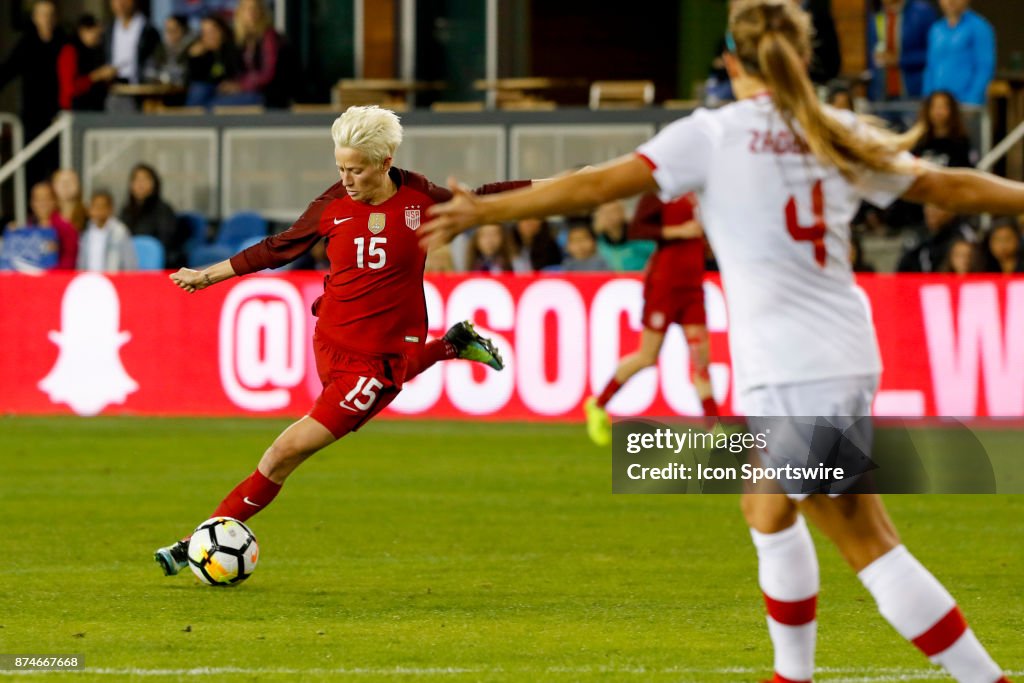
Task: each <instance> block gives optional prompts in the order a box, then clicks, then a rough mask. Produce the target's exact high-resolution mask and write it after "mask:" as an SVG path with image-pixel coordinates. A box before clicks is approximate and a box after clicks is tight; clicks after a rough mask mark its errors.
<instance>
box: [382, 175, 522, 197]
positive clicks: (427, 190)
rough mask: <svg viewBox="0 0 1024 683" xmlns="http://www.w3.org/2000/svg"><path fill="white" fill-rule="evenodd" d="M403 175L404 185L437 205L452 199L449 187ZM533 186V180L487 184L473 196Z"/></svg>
mask: <svg viewBox="0 0 1024 683" xmlns="http://www.w3.org/2000/svg"><path fill="white" fill-rule="evenodd" d="M401 174H402V184H403V185H408V186H409V187H410V188H411V189H414V190H416V191H418V192H422V193H423V194H425V195H427V196H428V197H430V199H431V201H433V202H434V203H436V204H440V203H441V202H447V201H448V200H450V199H451V198H452V191H451V190H449V189H448V188H447V187H441V186H440V185H435V184H434V183H432V182H430V181H429V180H427V178H426V177H424V176H422V175H420V174H419V173H413V172H412V171H401ZM532 184H533V181H532V180H508V181H504V182H499V183H487V184H486V185H481V186H480V187H477V188H475V189H474V190H473V194H497V193H499V192H508V191H510V190H518V189H519V188H521V187H529V186H530V185H532Z"/></svg>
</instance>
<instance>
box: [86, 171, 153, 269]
mask: <svg viewBox="0 0 1024 683" xmlns="http://www.w3.org/2000/svg"><path fill="white" fill-rule="evenodd" d="M138 268H139V259H138V256H137V255H136V253H135V245H134V243H132V236H131V233H130V232H128V228H127V227H125V224H124V223H122V222H121V221H119V220H118V219H116V218H114V198H113V197H112V196H111V195H110V193H109V192H107V191H106V190H98V191H96V192H93V193H92V198H91V200H90V202H89V225H88V226H87V227H86V228H85V232H84V233H82V243H81V245H79V250H78V269H79V270H92V271H98V272H102V273H116V272H120V271H124V270H138Z"/></svg>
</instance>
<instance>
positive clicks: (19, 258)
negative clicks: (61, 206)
mask: <svg viewBox="0 0 1024 683" xmlns="http://www.w3.org/2000/svg"><path fill="white" fill-rule="evenodd" d="M59 256H60V240H58V239H57V231H56V230H55V229H53V228H43V227H40V226H38V225H25V226H23V227H19V228H9V229H8V230H7V232H6V233H4V239H3V244H2V246H0V270H14V271H18V272H21V273H32V274H37V273H41V272H42V271H45V270H53V269H54V268H56V267H57V261H58V259H59Z"/></svg>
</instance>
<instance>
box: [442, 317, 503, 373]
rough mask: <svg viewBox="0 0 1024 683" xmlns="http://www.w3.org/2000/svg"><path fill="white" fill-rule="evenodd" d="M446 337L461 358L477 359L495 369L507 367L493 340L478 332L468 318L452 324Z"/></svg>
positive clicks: (445, 334)
mask: <svg viewBox="0 0 1024 683" xmlns="http://www.w3.org/2000/svg"><path fill="white" fill-rule="evenodd" d="M444 339H445V341H446V342H448V343H449V344H451V345H452V346H453V347H455V350H456V351H457V352H458V354H459V355H458V357H459V358H465V359H466V360H475V361H476V362H478V363H484V364H485V365H489V366H491V367H492V368H494V369H495V370H502V369H503V368H504V367H505V363H504V362H503V361H502V360H501V354H500V353H498V349H497V348H496V347H495V346H494V344H493V343H492V342H491V340H490V339H487V338H486V337H481V336H480V335H479V334H477V333H476V330H474V329H473V324H472V323H470V322H469V321H468V320H464V321H463V322H461V323H455V324H454V325H452V326H451V329H449V330H448V331H447V332H445V333H444Z"/></svg>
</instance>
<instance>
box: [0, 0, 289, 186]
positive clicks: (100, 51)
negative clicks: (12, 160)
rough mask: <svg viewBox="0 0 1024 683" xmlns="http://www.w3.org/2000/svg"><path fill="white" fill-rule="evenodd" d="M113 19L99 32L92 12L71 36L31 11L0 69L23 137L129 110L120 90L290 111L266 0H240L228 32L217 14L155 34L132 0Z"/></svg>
mask: <svg viewBox="0 0 1024 683" xmlns="http://www.w3.org/2000/svg"><path fill="white" fill-rule="evenodd" d="M110 14H111V15H112V17H113V19H112V21H111V22H110V23H108V24H106V25H104V24H102V23H101V22H100V21H99V20H98V19H97V18H96V17H95V16H94V15H92V14H83V15H81V16H79V17H78V18H77V20H76V21H75V24H74V31H72V32H71V33H70V35H69V34H68V33H65V32H64V31H63V30H62V29H61V27H60V25H59V22H58V17H57V8H56V4H55V3H54V1H53V0H36V2H35V3H34V4H33V6H32V13H31V17H32V21H31V24H30V25H29V26H28V27H27V28H26V29H25V31H24V32H23V33H22V35H21V37H20V38H19V40H18V41H17V43H16V44H15V45H14V47H13V49H12V50H10V52H9V53H8V54H7V56H6V58H5V60H4V61H3V62H2V63H0V88H2V87H3V86H5V85H6V84H7V83H8V82H10V81H11V80H13V79H14V78H16V77H18V76H20V77H21V112H20V114H21V118H22V121H23V122H24V124H25V126H26V135H27V136H28V138H29V139H31V138H32V137H34V136H35V135H36V134H38V133H39V132H40V131H41V130H43V129H45V128H46V126H48V125H49V124H50V122H51V121H52V120H53V117H54V116H55V115H56V114H57V112H58V111H60V110H62V109H64V110H75V111H104V110H106V111H132V110H135V109H136V108H137V107H138V100H137V98H136V97H135V96H134V95H133V94H123V93H120V92H119V90H118V88H117V87H115V86H117V85H119V84H145V83H159V84H163V85H165V86H168V88H167V91H166V92H167V93H168V95H167V101H168V103H170V104H188V105H194V106H203V107H214V106H218V105H239V104H241V105H266V106H269V107H284V106H287V105H288V102H289V99H290V95H291V91H292V87H291V86H292V85H293V84H294V83H295V82H296V79H294V78H293V77H291V75H290V74H288V73H286V70H287V66H286V65H287V64H288V63H290V62H289V58H288V49H289V48H288V45H287V43H286V41H285V39H284V38H283V37H282V36H281V35H280V34H278V33H277V31H275V30H274V28H273V25H272V22H271V18H270V14H269V10H268V9H267V6H266V4H265V2H264V0H239V3H238V6H237V8H236V9H235V12H234V15H233V18H232V22H233V23H232V25H231V26H229V24H228V21H227V18H226V17H224V16H223V15H221V14H210V15H208V16H205V17H203V18H202V19H201V20H200V21H199V22H198V24H197V25H196V26H193V25H192V24H191V23H190V20H189V19H188V18H187V17H185V16H171V17H168V18H167V20H166V21H165V22H164V26H163V34H162V35H161V33H160V32H159V31H158V30H157V29H156V28H155V27H154V26H152V25H151V24H150V23H149V19H148V18H147V17H146V16H145V15H144V14H143V13H142V12H140V11H139V8H138V6H137V5H136V0H110ZM193 29H195V31H193ZM30 125H31V126H35V127H34V128H32V129H31V130H30V129H29V126H30ZM53 165H54V164H53V163H52V162H51V163H50V164H49V167H50V168H53ZM37 179H38V176H37V177H36V178H34V179H33V180H37Z"/></svg>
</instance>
